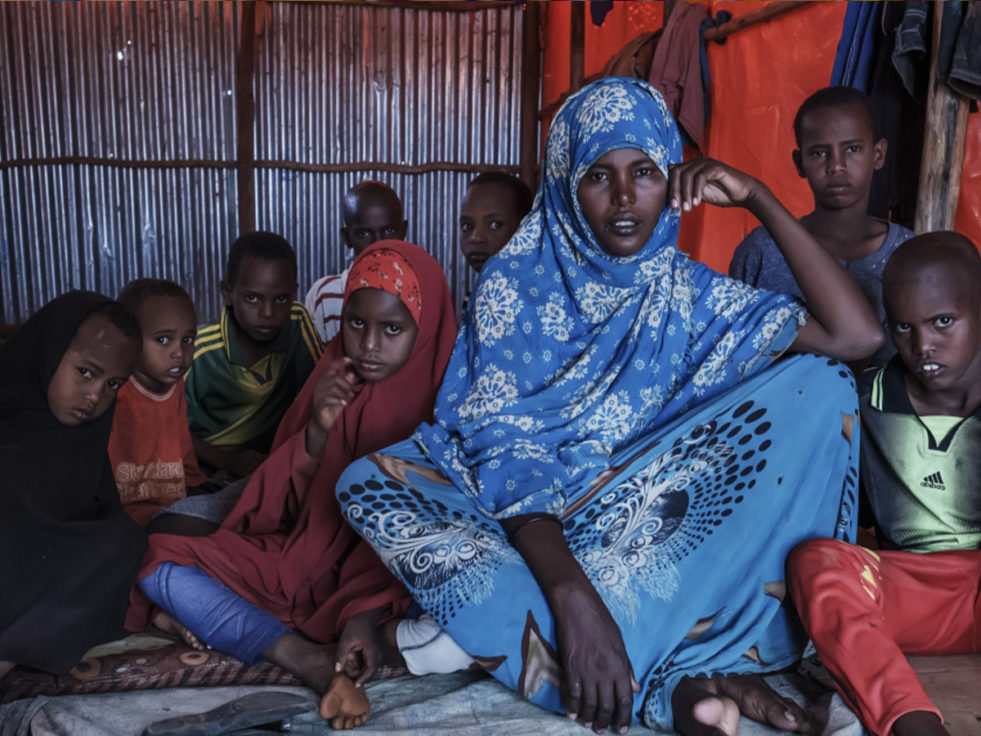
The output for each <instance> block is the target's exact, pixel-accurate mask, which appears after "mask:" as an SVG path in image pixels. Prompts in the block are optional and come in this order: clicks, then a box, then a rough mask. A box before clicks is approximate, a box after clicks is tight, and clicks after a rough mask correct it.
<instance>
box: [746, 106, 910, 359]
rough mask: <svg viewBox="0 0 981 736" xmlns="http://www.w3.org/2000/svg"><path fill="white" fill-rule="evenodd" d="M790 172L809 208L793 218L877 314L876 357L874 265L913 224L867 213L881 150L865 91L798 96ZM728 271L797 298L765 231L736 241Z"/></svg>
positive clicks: (878, 355) (877, 275)
mask: <svg viewBox="0 0 981 736" xmlns="http://www.w3.org/2000/svg"><path fill="white" fill-rule="evenodd" d="M794 136H795V137H796V139H797V149H796V150H795V151H794V152H793V158H794V166H795V167H797V173H798V174H799V175H800V176H801V177H802V178H805V179H807V184H808V186H809V187H810V188H811V192H812V193H813V195H814V211H813V212H811V213H810V214H809V215H804V217H802V218H801V219H800V221H801V224H802V225H803V226H804V227H805V228H806V229H807V231H808V232H809V233H810V234H811V235H813V236H814V238H815V239H816V240H817V241H818V242H819V243H820V244H821V245H822V246H824V248H825V249H826V250H827V251H828V252H829V253H831V255H833V256H834V257H835V258H837V259H838V261H839V262H840V263H841V264H842V265H843V266H844V267H845V270H847V271H848V273H849V274H850V275H851V277H852V278H853V279H855V281H856V282H857V283H858V285H859V287H860V288H861V289H862V292H863V293H864V294H865V297H866V298H867V299H868V300H869V303H870V304H871V305H872V307H873V309H874V310H875V311H876V313H877V314H878V315H879V321H880V322H881V323H882V329H883V332H884V333H885V336H886V340H885V342H883V344H882V347H880V348H879V349H878V350H877V351H876V352H875V353H874V354H873V355H872V365H883V364H884V363H885V362H886V361H888V360H889V358H890V357H891V356H892V355H893V354H894V353H895V352H896V351H895V349H894V348H893V345H892V342H891V341H890V340H889V339H888V336H889V326H888V323H887V321H886V314H885V310H884V309H883V306H882V269H883V267H884V266H885V265H886V261H888V260H889V256H890V255H892V253H893V251H895V250H896V248H897V247H899V244H900V243H902V242H903V241H905V240H907V239H909V238H911V237H913V232H912V231H910V230H907V229H906V228H904V227H902V226H900V225H896V224H895V223H890V222H885V221H883V220H879V219H877V218H875V217H871V216H869V214H868V207H869V192H870V190H871V186H872V174H873V172H875V171H877V170H878V169H881V168H882V165H883V164H884V163H885V158H886V139H885V138H881V137H879V135H878V132H877V131H876V125H875V115H874V113H873V111H872V107H871V105H870V103H869V101H868V98H867V97H866V96H865V95H864V94H862V93H861V92H860V91H859V90H857V89H853V88H851V87H826V88H825V89H822V90H818V91H817V92H815V93H814V94H813V95H811V96H810V97H808V98H807V99H806V100H804V103H803V104H802V105H801V106H800V109H798V111H797V116H796V117H795V118H794ZM729 275H730V276H732V277H733V278H737V279H739V280H740V281H744V282H746V283H747V284H751V285H752V286H756V287H758V288H761V289H769V290H771V291H780V292H784V293H787V294H793V295H794V296H796V297H797V298H798V299H801V300H803V298H804V296H803V292H801V290H800V287H799V286H798V285H797V281H796V280H795V279H794V277H793V275H792V274H791V272H790V268H789V267H788V266H787V262H786V261H785V260H784V257H783V256H782V255H781V253H780V250H779V248H777V245H776V243H775V242H774V241H773V238H772V237H770V234H769V233H768V232H767V231H766V229H765V228H763V227H758V228H756V229H755V230H753V231H752V232H750V234H749V235H747V236H746V238H745V239H744V240H743V242H742V243H740V244H739V246H738V247H737V248H736V251H735V253H734V254H733V257H732V262H731V263H730V264H729Z"/></svg>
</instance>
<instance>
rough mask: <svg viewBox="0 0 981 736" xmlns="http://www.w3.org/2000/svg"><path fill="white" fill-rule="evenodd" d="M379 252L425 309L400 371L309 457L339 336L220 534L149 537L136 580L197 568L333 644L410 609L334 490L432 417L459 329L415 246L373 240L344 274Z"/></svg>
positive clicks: (430, 266) (360, 401) (141, 616)
mask: <svg viewBox="0 0 981 736" xmlns="http://www.w3.org/2000/svg"><path fill="white" fill-rule="evenodd" d="M384 251H389V252H390V253H391V252H394V253H395V254H396V255H397V256H398V257H399V258H400V259H403V261H402V262H403V263H405V264H407V265H408V266H409V268H410V272H411V274H412V278H414V280H415V281H416V283H417V284H418V290H417V292H416V293H417V296H419V297H420V299H419V300H418V301H417V303H419V302H421V301H424V302H425V308H424V309H422V310H421V311H420V312H419V313H418V314H419V332H418V334H417V336H416V342H415V345H414V346H413V349H412V353H411V355H410V356H409V359H408V361H407V362H406V364H405V365H404V366H403V367H402V368H401V369H400V370H399V371H398V372H396V373H395V374H393V375H391V376H389V377H387V378H385V379H383V380H381V381H377V382H371V383H362V384H360V385H358V386H357V387H356V388H355V390H356V395H355V397H354V399H352V401H351V402H350V404H348V406H347V407H345V409H344V411H343V413H342V414H341V415H340V417H338V419H337V421H336V422H335V423H334V426H333V427H331V429H330V432H328V433H327V441H326V443H325V445H324V453H323V457H322V458H321V459H320V462H319V463H318V462H317V461H316V460H315V459H313V458H310V457H309V456H308V455H307V454H306V450H305V431H306V425H307V422H308V421H309V420H310V417H311V414H312V403H311V402H312V396H313V390H314V387H315V386H316V384H317V381H318V380H319V378H320V376H321V375H322V374H323V372H324V371H325V370H326V369H327V366H328V364H329V363H330V362H331V361H333V360H337V359H339V358H341V357H343V356H344V342H343V338H342V336H341V335H340V334H339V335H337V336H336V337H335V338H334V339H333V340H331V342H330V343H329V344H328V346H327V349H326V350H325V351H324V354H323V356H322V357H321V359H320V361H319V362H318V363H317V366H316V368H315V369H314V371H313V373H312V374H311V375H310V377H309V379H307V382H306V384H305V385H304V387H303V389H302V390H301V391H300V394H299V395H298V396H297V398H296V400H295V401H294V402H293V405H292V406H291V407H290V409H289V411H287V413H286V415H285V416H284V417H283V419H282V421H281V422H280V425H279V430H278V431H277V433H276V438H275V440H274V441H273V452H272V454H271V455H270V456H269V458H268V459H267V460H266V461H265V462H264V463H263V464H262V465H261V466H260V467H259V469H258V470H257V471H256V472H255V474H254V475H253V476H252V477H251V479H250V480H249V483H248V485H247V486H246V489H245V492H244V493H243V494H242V498H241V499H240V500H239V502H238V504H237V505H236V506H235V508H234V509H233V510H232V512H231V514H229V516H228V518H227V519H226V520H225V522H224V524H223V525H222V527H221V529H219V530H218V531H217V532H215V533H214V534H212V535H211V536H210V537H196V538H195V537H176V536H171V535H161V534H155V535H153V536H152V537H151V538H150V540H151V541H150V549H149V551H148V552H147V556H146V558H145V559H144V567H143V570H142V571H141V573H140V577H145V576H146V575H148V574H150V573H151V572H152V571H153V570H154V569H156V567H157V566H158V565H159V564H161V563H162V562H165V561H172V562H175V563H177V564H180V565H193V566H196V567H199V568H201V569H202V570H204V571H205V572H207V573H208V574H209V575H211V576H212V577H214V578H216V579H217V580H219V581H221V582H222V583H224V584H225V585H227V586H228V587H230V588H231V589H232V590H234V591H235V592H236V593H238V594H239V595H240V596H242V597H243V598H245V599H246V600H248V601H249V602H251V603H253V604H254V605H256V606H258V607H260V608H262V609H264V610H267V611H269V612H270V613H272V614H274V615H275V616H277V617H278V618H279V619H280V620H281V621H283V622H284V623H286V624H287V625H289V626H292V627H294V628H296V629H299V630H300V631H302V632H303V633H304V634H306V635H307V636H309V637H310V638H312V639H315V640H317V641H321V642H327V641H332V640H334V639H336V638H337V637H338V636H340V634H341V632H342V631H343V628H344V624H345V623H346V622H347V620H348V619H350V618H351V616H353V615H355V614H357V613H360V612H362V611H367V610H371V609H374V608H378V607H381V606H385V605H391V606H392V608H393V611H395V612H399V611H401V610H402V608H403V607H404V606H405V605H407V604H408V601H409V596H408V593H407V592H406V591H405V589H404V588H403V587H402V585H401V584H400V583H398V582H397V581H396V580H395V578H393V577H392V576H391V574H390V573H389V572H388V571H387V570H386V569H385V567H384V565H382V563H381V561H380V560H379V559H378V557H377V556H376V555H375V553H374V551H373V550H372V549H371V548H370V547H369V546H368V545H367V544H365V543H364V542H363V541H362V540H361V538H360V537H358V536H357V534H356V533H355V532H354V530H352V529H351V528H350V527H349V526H348V524H347V523H346V522H345V521H344V519H343V518H342V516H341V512H340V508H339V506H338V504H337V500H336V498H335V497H334V486H335V485H336V483H337V480H338V478H339V477H340V475H341V473H342V472H343V470H344V469H345V468H346V467H347V466H348V465H349V464H350V463H351V462H352V461H353V460H356V459H357V458H359V457H363V456H364V455H367V454H369V453H371V452H375V451H377V450H380V449H382V448H384V447H386V446H388V445H390V444H393V443H394V442H398V441H399V440H402V439H405V438H406V437H408V436H409V435H410V434H412V431H413V430H414V429H415V428H416V427H417V426H418V425H419V424H420V423H421V422H424V421H429V420H431V419H432V412H433V404H434V402H435V399H436V392H437V391H438V390H439V385H440V382H441V381H442V378H443V371H444V370H445V369H446V364H447V362H448V361H449V357H450V353H451V352H452V350H453V342H454V339H455V337H456V334H455V333H456V323H455V320H454V316H453V305H452V302H451V300H450V294H449V287H448V286H447V283H446V278H445V277H444V276H443V272H442V270H441V269H440V267H439V264H437V263H436V261H435V260H433V258H432V256H430V255H429V254H428V253H426V252H425V251H423V250H422V249H421V248H419V247H417V246H415V245H411V244H409V243H403V242H400V241H382V242H380V243H376V244H375V245H373V246H371V247H370V248H368V249H367V250H365V251H364V252H363V253H362V254H361V255H360V256H358V258H357V259H356V260H355V263H354V265H353V266H352V271H351V275H354V274H356V273H357V271H358V268H359V264H361V263H362V262H367V263H377V262H378V261H377V258H378V256H377V255H373V254H378V253H379V252H384ZM349 279H350V275H349ZM407 282H408V280H406V282H405V283H407ZM379 288H383V289H385V290H386V291H391V289H390V288H386V287H384V286H381V287H379ZM393 288H394V287H393ZM346 298H347V292H345V299H346ZM400 298H401V297H400ZM406 306H407V307H408V308H409V310H410V311H412V307H411V306H410V305H409V304H406ZM133 602H134V606H133V608H132V609H131V611H130V617H129V619H128V620H127V626H129V627H130V628H132V629H138V628H141V625H145V624H146V622H147V621H148V618H149V606H148V605H147V603H146V600H145V599H144V598H143V597H142V595H141V594H138V593H137V594H134V600H133Z"/></svg>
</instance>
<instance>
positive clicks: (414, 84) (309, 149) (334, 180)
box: [255, 3, 523, 304]
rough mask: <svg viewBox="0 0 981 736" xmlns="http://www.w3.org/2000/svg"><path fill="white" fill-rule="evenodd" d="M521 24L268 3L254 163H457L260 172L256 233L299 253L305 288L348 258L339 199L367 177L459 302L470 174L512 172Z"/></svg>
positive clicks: (506, 15)
mask: <svg viewBox="0 0 981 736" xmlns="http://www.w3.org/2000/svg"><path fill="white" fill-rule="evenodd" d="M522 20H523V16H522V11H521V8H520V5H519V4H517V3H502V4H501V5H500V6H498V7H496V8H492V9H488V10H480V11H475V12H459V11H443V12H440V11H433V10H429V9H413V8H412V7H411V6H406V7H390V6H381V7H378V6H376V7H372V6H364V5H349V4H332V5H326V6H325V5H312V4H307V3H273V4H270V6H269V12H268V15H267V19H266V23H265V26H264V29H263V34H262V36H261V37H260V38H259V39H258V46H259V51H258V52H257V54H256V139H255V157H256V159H259V160H263V159H265V160H288V161H296V162H300V163H306V164H354V163H359V162H388V163H390V164H398V165H402V166H424V165H426V164H429V163H431V162H448V163H450V164H455V165H456V168H457V170H455V171H429V172H423V173H405V172H400V171H396V172H391V171H384V170H380V169H373V168H371V166H370V165H369V166H366V167H365V168H364V169H362V170H359V171H357V172H337V171H331V172H324V173H313V172H302V173H301V172H296V171H289V170H287V169H279V170H276V169H273V170H265V171H263V170H260V171H257V172H256V180H255V192H256V220H257V224H258V226H259V227H260V228H262V229H268V230H274V231H276V232H280V233H282V234H283V235H284V236H285V237H286V238H287V239H288V240H289V241H290V242H291V243H293V244H294V245H295V246H296V248H297V252H298V254H299V261H300V278H299V280H300V288H301V291H303V290H305V289H306V288H307V287H308V286H309V285H310V284H311V283H312V282H313V281H314V280H316V279H317V278H319V277H320V276H323V275H325V274H328V273H337V272H339V271H341V270H342V269H343V268H344V265H345V263H346V261H348V260H349V257H350V253H348V252H345V249H344V248H343V247H342V246H341V243H340V236H339V231H340V228H341V227H342V226H343V222H342V219H341V200H342V197H343V195H344V193H345V192H346V191H347V189H348V188H349V187H350V186H352V185H353V184H355V183H357V182H358V181H361V180H363V179H367V178H371V179H379V180H381V181H385V182H387V183H388V184H390V185H391V186H392V187H393V188H394V189H395V191H396V192H398V194H399V195H400V197H401V198H402V202H403V205H404V207H405V214H406V219H408V221H409V233H408V238H409V239H410V240H412V241H413V242H415V243H418V244H419V245H421V246H422V247H424V248H426V249H427V250H428V251H429V252H430V253H432V254H433V256H434V257H435V258H436V259H437V260H438V261H439V262H440V263H441V264H442V265H443V268H444V271H445V272H446V275H447V278H448V280H449V282H450V287H451V289H452V292H453V294H454V295H455V298H456V300H457V303H458V304H459V303H460V301H462V299H463V297H464V296H465V294H466V292H467V290H468V289H469V287H470V281H471V280H472V278H473V274H472V273H471V272H469V269H468V268H467V266H466V263H465V262H464V261H463V259H462V257H460V255H459V253H458V248H457V242H458V234H457V225H456V223H457V219H458V209H459V203H460V201H461V200H462V199H463V194H464V191H465V189H466V185H467V183H468V182H469V181H470V179H472V178H473V176H474V174H473V173H471V172H470V171H468V169H469V168H470V167H471V166H472V165H473V164H485V165H499V166H502V167H507V166H512V167H517V166H518V165H519V163H520V114H519V111H520V102H521V34H522Z"/></svg>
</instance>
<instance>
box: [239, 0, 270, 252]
mask: <svg viewBox="0 0 981 736" xmlns="http://www.w3.org/2000/svg"><path fill="white" fill-rule="evenodd" d="M239 7H240V8H241V11H242V16H241V25H240V28H239V39H238V53H237V54H236V56H235V129H236V131H237V135H238V145H237V147H236V155H235V170H236V173H237V175H238V176H237V180H238V231H239V233H248V232H252V231H253V230H255V228H256V225H255V96H254V94H253V89H252V84H253V78H254V75H255V31H256V13H260V12H263V11H264V8H263V7H261V5H260V7H257V6H256V3H255V1H254V0H247V2H243V3H242V4H241V5H240V6H239Z"/></svg>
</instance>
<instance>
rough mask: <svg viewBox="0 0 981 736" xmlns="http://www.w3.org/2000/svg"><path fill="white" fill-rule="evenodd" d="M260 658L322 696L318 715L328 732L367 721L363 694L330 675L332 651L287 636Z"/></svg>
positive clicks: (297, 636)
mask: <svg viewBox="0 0 981 736" xmlns="http://www.w3.org/2000/svg"><path fill="white" fill-rule="evenodd" d="M262 656H263V657H264V658H265V659H268V660H269V661H270V662H274V663H275V664H278V665H279V666H280V667H282V668H284V669H286V670H289V671H290V672H292V673H293V674H294V675H296V676H297V677H299V678H300V680H301V681H302V682H303V684H304V685H306V686H307V687H309V688H310V689H311V690H313V691H314V692H316V693H318V694H321V695H323V699H322V700H321V701H320V715H322V716H323V717H324V718H327V719H330V725H331V728H336V729H346V728H354V727H355V726H360V725H361V724H362V723H364V721H365V719H366V718H367V717H368V711H369V708H370V703H369V701H368V696H367V695H365V693H364V690H363V689H361V688H359V687H358V686H357V685H355V684H354V681H353V680H352V679H351V678H350V677H348V676H347V675H344V674H338V673H336V672H335V671H334V664H335V651H334V648H333V647H330V646H324V645H323V644H317V643H316V642H313V641H310V640H309V639H307V638H306V637H305V636H302V635H301V634H297V633H295V632H290V633H288V634H284V635H283V636H281V637H279V639H277V640H276V641H275V642H273V643H272V644H270V645H269V647H267V648H266V650H265V651H264V652H263V653H262Z"/></svg>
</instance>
